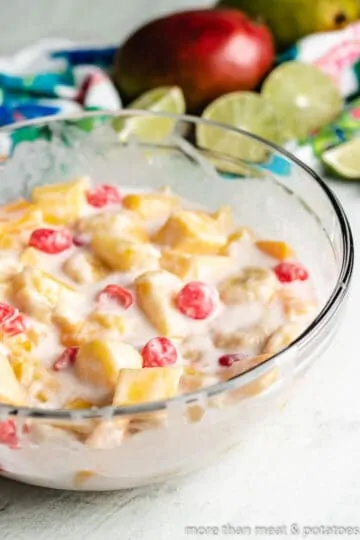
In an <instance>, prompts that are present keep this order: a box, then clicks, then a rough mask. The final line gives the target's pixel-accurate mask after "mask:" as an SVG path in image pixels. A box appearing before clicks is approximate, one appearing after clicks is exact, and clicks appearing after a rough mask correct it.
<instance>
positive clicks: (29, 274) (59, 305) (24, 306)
mask: <svg viewBox="0 0 360 540" xmlns="http://www.w3.org/2000/svg"><path fill="white" fill-rule="evenodd" d="M10 287H11V293H12V297H13V300H14V302H15V304H16V306H17V307H18V308H19V309H20V310H21V311H23V312H24V313H26V314H28V315H31V316H33V317H35V318H38V319H40V320H46V319H47V318H48V317H49V315H50V312H51V311H52V310H58V311H59V315H60V312H61V311H62V310H64V311H69V312H70V313H72V312H73V311H74V306H76V304H77V303H78V300H79V294H78V293H76V292H75V291H74V290H73V289H71V287H69V286H68V285H66V284H65V283H63V282H61V281H59V280H57V279H55V278H54V277H52V276H50V275H49V274H47V273H46V272H43V271H42V270H39V269H37V268H32V267H30V266H26V267H25V268H24V269H23V270H22V272H20V273H19V274H17V275H16V276H15V277H14V278H13V279H12V280H11V285H10ZM64 316H65V315H64Z"/></svg>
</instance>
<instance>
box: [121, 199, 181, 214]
mask: <svg viewBox="0 0 360 540" xmlns="http://www.w3.org/2000/svg"><path fill="white" fill-rule="evenodd" d="M122 203H123V206H124V207H125V208H127V209H128V210H132V211H133V212H136V213H137V214H139V216H141V217H142V218H144V219H160V218H163V217H167V216H168V215H169V214H170V212H172V211H173V210H175V209H176V208H178V207H179V205H180V200H179V198H178V197H176V196H175V195H170V194H167V193H133V194H130V195H126V196H125V197H124V198H123V201H122Z"/></svg>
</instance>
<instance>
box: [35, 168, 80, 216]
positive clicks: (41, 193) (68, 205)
mask: <svg viewBox="0 0 360 540" xmlns="http://www.w3.org/2000/svg"><path fill="white" fill-rule="evenodd" d="M88 188H89V179H88V178H86V177H84V178H79V179H77V180H73V181H72V182H64V183H62V184H47V185H44V186H38V187H36V188H34V189H33V191H32V200H33V201H34V202H35V203H36V204H37V205H38V206H39V207H40V208H41V210H42V211H43V214H44V218H45V220H46V221H47V222H48V223H51V224H55V225H59V224H68V223H69V222H72V221H75V220H77V219H78V218H79V217H80V216H81V215H82V214H83V213H84V210H85V209H86V205H87V202H86V191H87V190H88Z"/></svg>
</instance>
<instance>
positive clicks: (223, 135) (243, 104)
mask: <svg viewBox="0 0 360 540" xmlns="http://www.w3.org/2000/svg"><path fill="white" fill-rule="evenodd" d="M202 118H205V119H206V120H212V121H214V122H221V123H223V124H226V125H228V126H232V127H235V128H241V129H244V130H246V131H249V132H250V133H252V134H254V135H259V136H261V137H263V138H265V139H267V140H269V141H272V142H275V143H280V142H281V141H282V136H281V127H280V124H279V122H278V118H277V115H276V112H275V110H274V107H273V106H272V104H271V103H269V102H268V101H267V100H266V99H265V98H263V97H261V96H260V95H259V94H256V93H254V92H232V93H231V94H226V95H224V96H221V97H220V98H218V99H216V100H215V101H213V102H212V103H211V104H210V105H209V106H208V107H207V108H206V109H205V111H204V112H203V115H202ZM196 140H197V143H198V145H199V146H200V147H201V148H204V149H207V150H211V151H212V152H214V158H213V160H212V161H213V162H216V163H215V164H216V166H217V167H218V168H221V169H222V170H225V171H227V172H234V173H235V172H236V171H235V170H233V169H234V164H232V165H231V164H229V162H228V163H227V164H226V159H225V158H232V159H234V160H237V159H241V160H245V161H250V162H252V163H260V162H263V161H265V160H266V158H267V156H268V153H269V150H268V147H267V146H266V145H264V144H263V143H262V142H259V141H256V140H255V139H252V138H251V137H248V136H246V135H243V134H241V133H237V132H232V131H228V130H226V129H225V128H224V127H222V128H220V127H215V126H209V125H206V124H198V125H197V128H196ZM215 153H218V154H222V155H223V156H224V159H223V160H221V159H220V158H219V159H217V158H216V156H215ZM220 161H222V166H221V167H220ZM229 161H231V160H229ZM229 167H230V169H229ZM236 168H237V167H236V166H235V169H236ZM242 168H243V167H242V166H241V165H240V163H239V169H240V170H241V169H242ZM240 170H239V172H240Z"/></svg>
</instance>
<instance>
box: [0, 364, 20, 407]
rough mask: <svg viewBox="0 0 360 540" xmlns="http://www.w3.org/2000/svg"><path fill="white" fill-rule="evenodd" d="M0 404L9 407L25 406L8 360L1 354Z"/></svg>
mask: <svg viewBox="0 0 360 540" xmlns="http://www.w3.org/2000/svg"><path fill="white" fill-rule="evenodd" d="M0 403H6V404H9V405H24V404H25V394H24V391H23V389H22V388H21V386H20V384H19V381H18V380H17V378H16V375H15V373H14V370H13V368H12V366H11V364H10V362H9V360H8V359H7V358H6V356H4V355H2V354H0Z"/></svg>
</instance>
